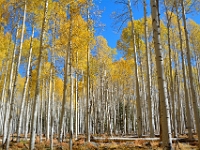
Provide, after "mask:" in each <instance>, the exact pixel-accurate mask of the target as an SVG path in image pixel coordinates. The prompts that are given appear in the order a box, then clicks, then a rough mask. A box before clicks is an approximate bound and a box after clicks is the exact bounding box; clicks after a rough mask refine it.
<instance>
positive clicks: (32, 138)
mask: <svg viewBox="0 0 200 150" xmlns="http://www.w3.org/2000/svg"><path fill="white" fill-rule="evenodd" d="M48 2H49V1H48V0H45V7H44V17H43V22H42V30H41V36H40V48H39V57H38V64H37V74H36V79H37V82H36V88H35V90H36V91H35V97H34V102H33V108H32V120H31V135H30V144H29V149H30V150H33V149H34V147H35V132H36V120H37V104H38V102H39V98H40V84H41V83H40V82H41V80H40V75H41V67H42V63H41V60H42V51H43V49H44V36H45V32H46V24H47V12H48Z"/></svg>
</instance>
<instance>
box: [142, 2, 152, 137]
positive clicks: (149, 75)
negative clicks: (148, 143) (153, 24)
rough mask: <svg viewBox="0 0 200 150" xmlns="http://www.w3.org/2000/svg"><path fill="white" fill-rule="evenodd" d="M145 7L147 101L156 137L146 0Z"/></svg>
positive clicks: (150, 122)
mask: <svg viewBox="0 0 200 150" xmlns="http://www.w3.org/2000/svg"><path fill="white" fill-rule="evenodd" d="M143 7H144V35H145V49H146V68H147V79H146V81H147V101H148V110H149V112H148V115H149V128H150V137H154V116H153V102H152V99H151V74H150V72H151V70H150V69H151V68H150V67H151V65H150V52H149V51H150V49H149V43H148V39H147V38H148V26H147V16H146V15H147V11H146V7H147V3H146V0H143Z"/></svg>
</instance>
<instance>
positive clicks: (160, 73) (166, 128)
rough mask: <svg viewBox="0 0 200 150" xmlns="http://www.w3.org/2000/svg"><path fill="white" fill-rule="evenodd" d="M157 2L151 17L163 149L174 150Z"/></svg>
mask: <svg viewBox="0 0 200 150" xmlns="http://www.w3.org/2000/svg"><path fill="white" fill-rule="evenodd" d="M158 3H159V1H157V0H151V16H152V26H153V40H154V47H155V54H156V67H157V78H158V89H159V99H160V104H161V119H162V120H161V121H162V134H163V139H162V140H163V147H164V148H167V149H172V138H171V124H170V114H169V106H168V98H167V86H166V82H165V76H164V65H163V57H162V47H161V40H160V22H159V9H158Z"/></svg>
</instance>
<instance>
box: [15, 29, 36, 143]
mask: <svg viewBox="0 0 200 150" xmlns="http://www.w3.org/2000/svg"><path fill="white" fill-rule="evenodd" d="M33 37H34V26H33V27H32V36H31V42H30V50H29V57H28V63H27V70H26V80H25V84H24V89H23V94H22V101H21V109H20V116H19V119H18V128H17V142H19V141H20V134H21V128H22V117H23V113H24V112H23V111H24V104H25V99H26V95H27V90H28V85H29V80H30V76H31V72H30V67H31V59H32V47H33Z"/></svg>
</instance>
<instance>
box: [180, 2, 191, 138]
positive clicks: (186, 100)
mask: <svg viewBox="0 0 200 150" xmlns="http://www.w3.org/2000/svg"><path fill="white" fill-rule="evenodd" d="M176 13H177V22H178V30H179V40H180V50H181V59H182V70H183V83H184V93H185V105H186V116H187V119H186V125H187V128H188V137H189V139H192V138H193V135H192V124H191V123H192V118H191V110H190V107H189V106H190V102H189V94H188V89H187V83H186V73H187V71H186V70H185V63H184V62H185V61H184V52H183V45H182V44H183V40H182V32H181V25H180V21H179V17H178V6H177V4H176Z"/></svg>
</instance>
